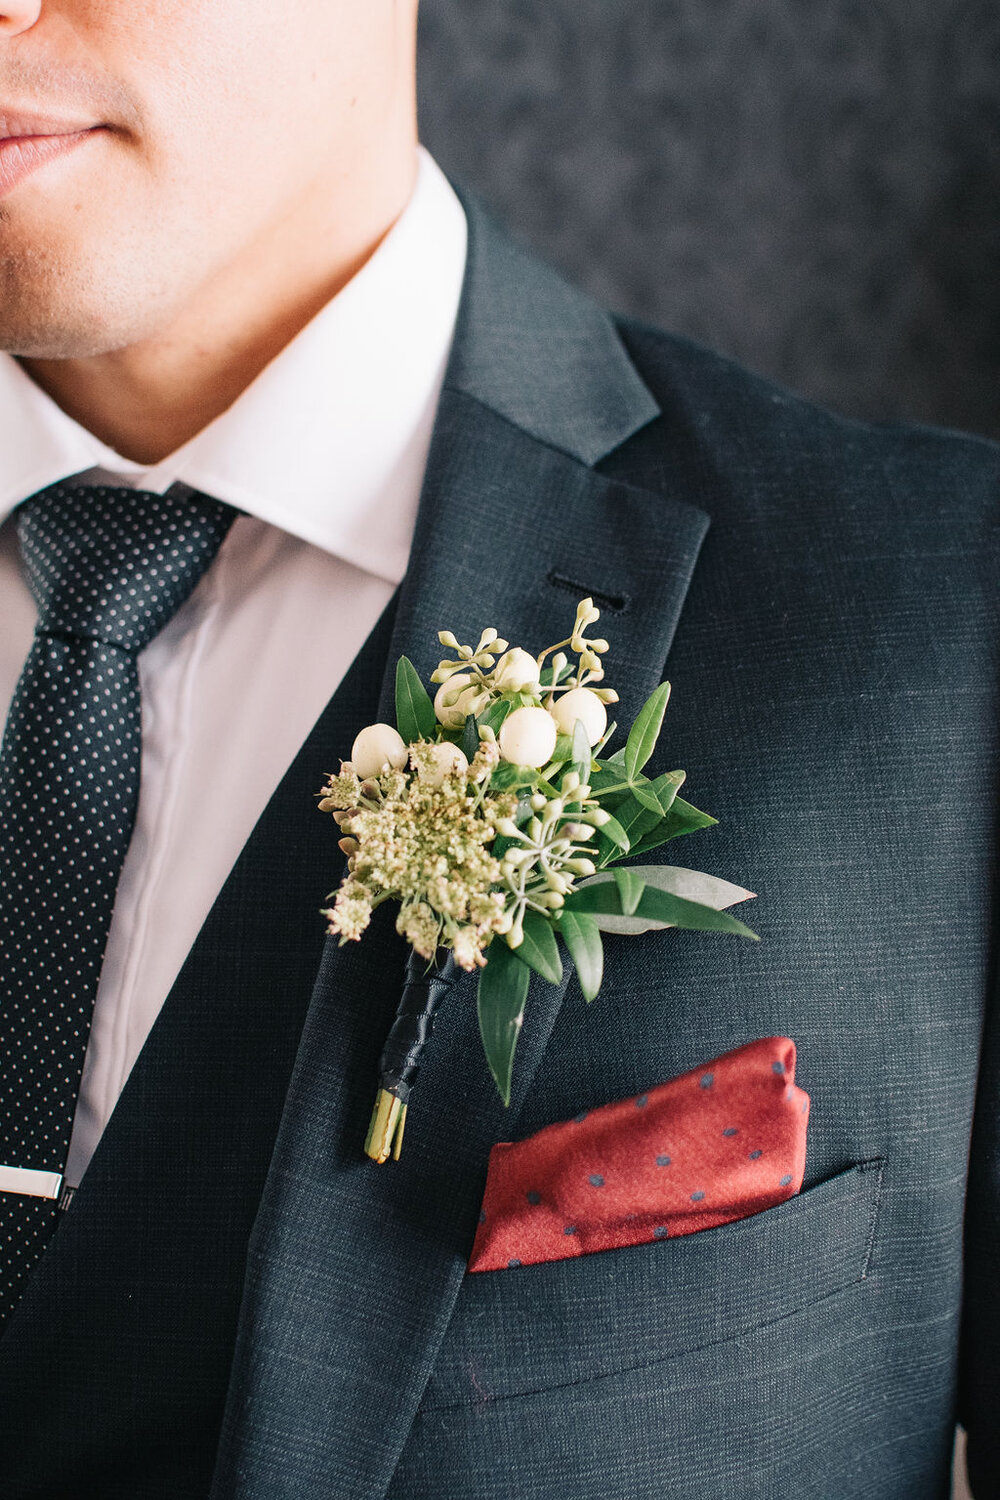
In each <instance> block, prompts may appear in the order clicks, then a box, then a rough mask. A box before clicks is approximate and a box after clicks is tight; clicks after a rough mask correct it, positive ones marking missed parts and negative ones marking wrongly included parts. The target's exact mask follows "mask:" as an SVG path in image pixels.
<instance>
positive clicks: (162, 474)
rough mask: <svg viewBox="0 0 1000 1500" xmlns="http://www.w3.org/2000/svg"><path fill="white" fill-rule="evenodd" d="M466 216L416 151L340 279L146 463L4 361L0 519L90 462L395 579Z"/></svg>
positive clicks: (455, 294)
mask: <svg viewBox="0 0 1000 1500" xmlns="http://www.w3.org/2000/svg"><path fill="white" fill-rule="evenodd" d="M466 244H467V225H466V219H465V213H464V210H463V209H462V206H461V204H460V203H459V201H458V198H457V196H456V195H455V193H454V191H453V189H452V187H451V185H450V183H449V182H448V180H447V178H446V177H445V176H444V174H443V172H442V171H441V169H440V168H439V167H438V166H437V164H436V163H435V162H434V160H433V158H432V157H431V156H430V155H429V154H428V152H427V151H426V150H424V148H423V147H420V148H419V163H418V170H417V179H416V184H415V187H414V191H413V194H412V196H411V198H410V201H409V203H408V204H407V206H406V208H405V209H404V211H403V213H402V214H401V215H400V217H399V218H398V219H397V220H396V222H395V224H394V225H393V227H392V228H391V229H390V230H389V232H388V234H387V235H386V236H385V238H384V239H383V240H382V241H381V243H380V244H379V246H378V248H377V249H376V250H375V251H374V253H373V254H372V255H371V256H370V257H369V259H368V260H367V261H366V262H365V264H364V266H362V268H361V270H360V271H358V272H357V274H356V275H355V276H354V277H352V279H351V280H350V281H349V282H348V283H347V285H346V286H345V287H344V288H343V289H342V290H341V291H340V292H339V293H338V294H337V295H336V296H335V297H334V298H333V299H332V300H331V301H330V302H328V303H327V304H326V306H325V307H324V308H322V309H321V310H320V312H319V313H317V315H316V316H315V317H314V318H313V319H312V320H311V321H310V322H309V323H308V324H307V325H306V326H305V327H304V328H303V329H302V330H301V331H300V332H299V333H298V334H297V335H296V337H295V338H294V339H292V340H291V342H290V343H288V344H287V345H286V346H285V348H284V349H283V350H282V351H281V353H280V354H279V355H278V356H277V357H276V358H275V359H274V360H272V361H271V363H270V364H269V365H268V366H267V367H266V368H265V369H264V370H262V371H261V373H260V374H259V375H258V376H257V378H256V379H255V380H254V381H253V382H252V384H251V385H249V386H248V387H247V388H246V390H245V391H243V392H242V394H241V395H240V396H239V397H238V398H237V400H236V401H235V402H234V403H233V405H232V406H231V407H229V409H228V410H227V411H225V412H223V413H222V415H221V416H219V417H217V418H216V419H215V421H214V422H211V423H210V424H209V425H208V426H207V427H205V428H204V429H203V430H202V431H201V432H200V433H198V434H197V436H196V437H194V438H192V439H191V441H190V442H188V443H185V444H184V446H183V447H181V448H178V449H177V450H176V451H175V452H174V453H172V454H171V455H170V456H169V457H168V458H165V459H164V460H163V461H162V462H161V463H158V464H157V465H155V467H153V468H151V469H146V470H143V469H141V468H138V467H137V466H136V465H135V464H133V463H129V462H128V461H127V460H126V459H123V458H122V457H121V456H120V455H119V454H117V453H115V452H114V451H113V450H112V449H110V448H108V447H106V446H105V444H103V443H101V442H99V441H98V439H97V438H95V437H94V436H93V434H92V433H90V432H88V431H87V430H86V429H85V428H83V427H81V426H80V424H79V423H77V422H75V421H74V420H73V419H72V418H71V417H69V416H67V415H66V413H65V412H64V411H62V410H61V408H60V407H58V406H57V405H56V403H55V402H54V401H53V400H52V399H51V398H50V397H49V396H47V395H46V394H45V392H44V391H42V390H41V389H40V388H39V387H38V386H36V385H35V383H34V382H33V381H32V380H31V379H30V377H29V376H28V375H27V374H26V373H25V371H24V370H23V369H22V368H21V366H20V365H19V364H18V363H17V361H16V360H15V359H13V358H12V357H11V356H10V355H9V354H3V353H0V521H2V520H3V519H4V517H5V516H6V515H8V514H9V513H10V511H11V510H12V509H13V508H14V506H15V505H17V504H18V503H19V502H20V501H21V500H23V499H25V498H26V497H27V496H28V495H32V494H35V493H36V492H37V491H38V490H40V489H43V488H44V487H45V486H46V485H49V484H54V483H56V482H57V481H58V480H60V479H66V478H68V477H69V476H71V475H74V476H80V475H82V474H84V473H87V472H89V471H90V470H93V469H100V470H103V471H106V472H108V473H110V474H112V475H114V476H115V477H116V479H117V481H118V482H124V483H133V484H136V485H137V486H139V487H141V488H144V489H150V490H153V491H155V492H157V493H160V494H162V493H163V492H164V491H165V490H166V489H168V488H169V487H170V485H171V484H173V483H175V482H177V481H180V482H181V483H184V484H188V485H190V486H192V487H193V488H194V489H198V490H203V491H204V492H205V493H206V494H210V495H213V496H215V498H216V499H219V500H224V501H226V502H228V503H229V504H230V505H233V506H236V507H237V508H238V509H240V510H242V511H246V512H248V513H249V514H250V515H253V516H257V517H258V518H259V519H260V520H263V521H268V522H270V523H271V524H272V525H274V526H278V527H280V528H281V529H282V530H284V531H287V532H291V533H292V534H293V535H295V536H298V537H300V538H302V540H304V541H307V542H311V543H313V544H314V545H315V546H317V547H322V548H323V549H324V550H325V551H328V552H332V553H336V554H337V555H338V556H340V557H343V558H344V559H346V560H347V561H348V562H351V563H353V564H355V566H357V567H360V568H363V569H364V570H365V571H366V572H369V573H374V574H376V575H377V576H379V577H381V578H385V579H387V580H388V581H389V582H391V583H398V582H399V581H400V579H401V578H402V576H403V574H404V572H405V571H406V564H407V559H408V556H409V550H410V543H411V540H412V535H413V526H414V521H415V518H416V511H417V503H418V500H419V494H420V487H421V483H422V480H423V473H424V468H425V466H426V461H427V452H428V449H429V446H430V439H431V432H432V429H433V425H434V418H435V414H436V410H437V404H438V398H439V395H440V391H441V384H442V382H443V379H444V372H445V366H446V364H447V360H448V353H449V350H450V348H451V342H452V337H453V334H454V328H455V319H456V316H457V312H458V305H459V300H460V297H461V292H462V281H463V277H464V273H465V259H466Z"/></svg>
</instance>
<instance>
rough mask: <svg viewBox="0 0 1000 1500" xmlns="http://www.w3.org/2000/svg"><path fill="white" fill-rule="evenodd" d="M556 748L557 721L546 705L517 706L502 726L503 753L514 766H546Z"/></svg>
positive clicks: (501, 751)
mask: <svg viewBox="0 0 1000 1500" xmlns="http://www.w3.org/2000/svg"><path fill="white" fill-rule="evenodd" d="M555 748H556V721H555V719H553V717H552V715H551V714H550V713H549V712H548V710H547V709H544V708H515V710H514V712H513V713H512V714H508V715H507V717H506V719H504V721H503V723H502V724H501V726H500V754H501V756H502V758H503V759H504V760H505V761H508V762H509V763H510V764H511V765H514V766H532V767H537V766H544V765H545V764H546V762H548V761H550V760H551V759H552V752H553V751H554V750H555Z"/></svg>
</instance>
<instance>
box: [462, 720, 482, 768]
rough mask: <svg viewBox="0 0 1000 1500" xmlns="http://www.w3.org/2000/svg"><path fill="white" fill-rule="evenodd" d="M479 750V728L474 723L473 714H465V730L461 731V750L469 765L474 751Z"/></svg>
mask: <svg viewBox="0 0 1000 1500" xmlns="http://www.w3.org/2000/svg"><path fill="white" fill-rule="evenodd" d="M478 749H479V726H478V724H477V723H476V716H475V714H466V716H465V728H464V729H463V730H462V750H463V751H464V753H465V758H466V760H467V761H469V762H470V763H471V761H472V760H473V757H474V756H475V754H476V751H477V750H478Z"/></svg>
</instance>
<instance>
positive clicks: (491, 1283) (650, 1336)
mask: <svg viewBox="0 0 1000 1500" xmlns="http://www.w3.org/2000/svg"><path fill="white" fill-rule="evenodd" d="M883 1168H884V1162H883V1161H882V1160H873V1161H865V1162H860V1163H858V1164H857V1165H855V1166H852V1167H848V1168H847V1169H846V1170H845V1171H842V1172H839V1173H838V1174H837V1175H836V1176H835V1177H830V1178H828V1179H827V1180H826V1181H824V1182H820V1183H818V1184H817V1185H816V1186H814V1187H811V1188H808V1189H806V1190H805V1191H803V1192H801V1193H799V1194H798V1195H797V1196H796V1197H794V1198H789V1199H788V1200H787V1202H785V1203H782V1204H779V1205H778V1206H777V1207H776V1208H769V1209H765V1210H764V1211H763V1212H761V1213H758V1214H753V1215H752V1216H750V1217H749V1218H746V1219H740V1220H738V1221H737V1222H736V1223H734V1224H725V1225H722V1226H721V1227H719V1228H718V1229H705V1230H702V1231H701V1232H700V1233H697V1234H691V1235H686V1236H683V1237H680V1238H677V1239H668V1240H655V1241H652V1242H651V1243H649V1244H646V1245H633V1246H629V1247H627V1248H624V1249H620V1250H602V1251H598V1252H596V1253H595V1254H592V1255H583V1256H579V1257H576V1258H574V1259H571V1260H559V1261H550V1262H546V1263H544V1264H542V1265H533V1266H523V1267H516V1268H514V1269H511V1270H506V1271H490V1272H482V1273H480V1274H478V1275H475V1276H466V1277H465V1279H464V1281H463V1283H462V1287H461V1290H460V1292H459V1295H458V1300H457V1302H456V1304H455V1311H454V1314H453V1316H452V1319H451V1322H450V1324H449V1327H448V1331H447V1333H446V1335H445V1339H444V1342H443V1344H442V1346H441V1350H440V1352H439V1354H438V1358H437V1361H436V1363H435V1367H434V1371H433V1373H432V1375H431V1379H430V1382H429V1384H428V1387H427V1391H426V1393H425V1398H424V1401H423V1403H422V1409H423V1410H424V1411H425V1412H426V1411H429V1410H433V1409H434V1408H440V1407H447V1406H464V1405H476V1404H478V1402H479V1401H481V1400H482V1399H483V1396H484V1393H486V1392H488V1393H489V1395H490V1396H491V1397H497V1396H512V1395H517V1394H520V1393H523V1392H526V1391H532V1390H543V1389H545V1388H546V1387H547V1386H555V1385H562V1384H571V1383H572V1382H574V1381H578V1380H591V1379H595V1378H598V1377H600V1376H602V1375H610V1374H615V1373H616V1372H619V1371H622V1370H626V1369H629V1368H635V1367H639V1366H644V1365H648V1364H652V1363H655V1362H657V1361H660V1360H667V1359H673V1358H675V1357H676V1356H678V1355H680V1354H683V1353H685V1352H686V1351H690V1350H692V1349H697V1348H702V1347H705V1346H707V1345H710V1344H716V1343H721V1342H724V1341H726V1340H729V1339H735V1338H738V1337H739V1336H740V1335H741V1334H743V1333H746V1332H747V1331H749V1330H751V1329H754V1328H759V1327H762V1326H764V1325H766V1324H768V1323H773V1322H776V1321H777V1320H779V1319H781V1318H787V1317H791V1316H793V1315H794V1314H795V1313H796V1312H797V1311H799V1310H800V1309H802V1308H804V1307H808V1306H809V1305H810V1304H812V1303H815V1302H819V1301H820V1300H821V1299H822V1298H824V1297H829V1296H831V1295H832V1294H833V1293H835V1292H838V1291H840V1290H842V1289H843V1288H844V1287H848V1286H851V1285H852V1284H854V1283H859V1282H863V1281H864V1280H865V1278H866V1276H867V1275H868V1274H869V1271H870V1269H871V1264H872V1250H873V1246H874V1243H875V1229H876V1223H877V1219H878V1207H879V1197H880V1193H881V1186H882V1174H883Z"/></svg>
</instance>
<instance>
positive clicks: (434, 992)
mask: <svg viewBox="0 0 1000 1500" xmlns="http://www.w3.org/2000/svg"><path fill="white" fill-rule="evenodd" d="M460 973H461V969H460V968H459V966H458V964H456V962H455V958H454V955H453V954H452V952H451V951H450V950H449V949H438V954H437V958H436V960H435V961H433V962H431V963H428V961H427V959H425V958H422V957H421V956H420V954H419V953H416V952H414V951H413V950H412V949H411V950H410V956H409V959H408V961H407V965H406V980H405V983H404V985H403V993H402V995H401V996H400V1000H399V1005H398V1007H397V1009H396V1019H395V1020H394V1021H393V1023H392V1027H391V1029H390V1031H389V1035H388V1036H387V1037H386V1040H385V1046H384V1047H383V1048H382V1055H381V1057H380V1058H379V1089H378V1094H377V1095H376V1098H375V1107H374V1109H373V1110H372V1118H371V1124H370V1125H369V1127H368V1138H367V1140H366V1141H365V1152H366V1153H367V1155H368V1156H370V1157H371V1158H372V1160H373V1161H377V1162H379V1163H382V1162H385V1161H388V1159H389V1156H390V1154H391V1155H392V1156H393V1158H394V1159H395V1160H398V1159H399V1152H400V1147H401V1145H402V1140H403V1126H404V1125H405V1123H406V1109H407V1105H408V1104H409V1099H410V1091H411V1090H412V1088H413V1085H414V1083H415V1082H416V1079H417V1074H418V1073H419V1071H420V1062H421V1059H422V1057H423V1053H424V1048H425V1047H426V1045H427V1043H428V1041H429V1040H430V1036H431V1033H432V1031H433V1030H434V1017H435V1015H436V1013H437V1010H438V1007H439V1005H440V1004H441V1002H442V1000H443V999H444V997H445V996H446V995H447V993H448V991H449V990H450V989H451V988H452V986H453V985H454V983H455V981H456V980H457V979H458V977H459V975H460Z"/></svg>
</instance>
